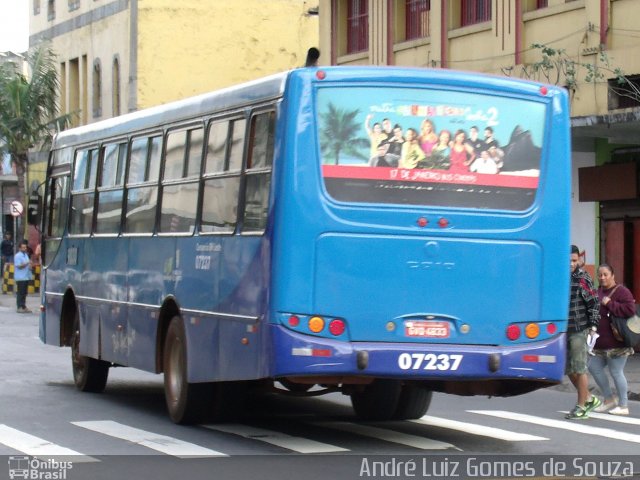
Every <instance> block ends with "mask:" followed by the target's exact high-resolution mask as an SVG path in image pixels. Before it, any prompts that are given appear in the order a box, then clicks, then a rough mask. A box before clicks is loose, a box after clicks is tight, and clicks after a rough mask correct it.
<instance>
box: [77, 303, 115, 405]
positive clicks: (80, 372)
mask: <svg viewBox="0 0 640 480" xmlns="http://www.w3.org/2000/svg"><path fill="white" fill-rule="evenodd" d="M71 365H72V368H73V382H74V383H75V385H76V388H77V389H78V390H81V391H83V392H94V393H100V392H102V391H103V390H104V388H105V387H106V386H107V378H108V376H109V366H110V363H109V362H105V361H104V360H97V359H95V358H90V357H85V356H84V355H80V317H79V314H78V312H76V317H75V319H74V321H73V333H72V336H71Z"/></svg>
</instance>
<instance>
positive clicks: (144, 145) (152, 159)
mask: <svg viewBox="0 0 640 480" xmlns="http://www.w3.org/2000/svg"><path fill="white" fill-rule="evenodd" d="M161 152H162V136H161V135H156V136H153V137H139V138H136V139H135V140H133V142H132V143H131V158H130V160H129V175H128V177H127V211H126V215H125V228H124V229H125V232H126V233H153V230H154V226H155V218H156V207H157V205H158V186H157V180H158V176H159V173H160V155H161Z"/></svg>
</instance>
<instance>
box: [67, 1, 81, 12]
mask: <svg viewBox="0 0 640 480" xmlns="http://www.w3.org/2000/svg"><path fill="white" fill-rule="evenodd" d="M67 1H68V3H69V11H70V12H71V11H73V10H77V9H78V8H80V0H67Z"/></svg>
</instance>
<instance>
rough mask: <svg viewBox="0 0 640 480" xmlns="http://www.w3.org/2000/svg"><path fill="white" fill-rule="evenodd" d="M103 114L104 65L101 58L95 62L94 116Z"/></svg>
mask: <svg viewBox="0 0 640 480" xmlns="http://www.w3.org/2000/svg"><path fill="white" fill-rule="evenodd" d="M101 116H102V67H101V65H100V60H95V61H94V62H93V117H94V118H97V117H101Z"/></svg>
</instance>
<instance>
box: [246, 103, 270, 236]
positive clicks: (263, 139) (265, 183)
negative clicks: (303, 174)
mask: <svg viewBox="0 0 640 480" xmlns="http://www.w3.org/2000/svg"><path fill="white" fill-rule="evenodd" d="M274 131H275V112H273V111H271V112H266V113H260V114H258V115H255V116H254V117H253V118H252V121H251V135H250V139H249V140H250V143H249V156H248V158H247V170H246V180H247V181H246V188H245V202H244V217H243V218H244V220H243V224H242V231H243V232H252V233H255V232H260V233H262V232H263V231H264V229H265V228H266V225H267V215H268V209H269V189H270V186H271V166H272V164H273V142H274Z"/></svg>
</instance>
